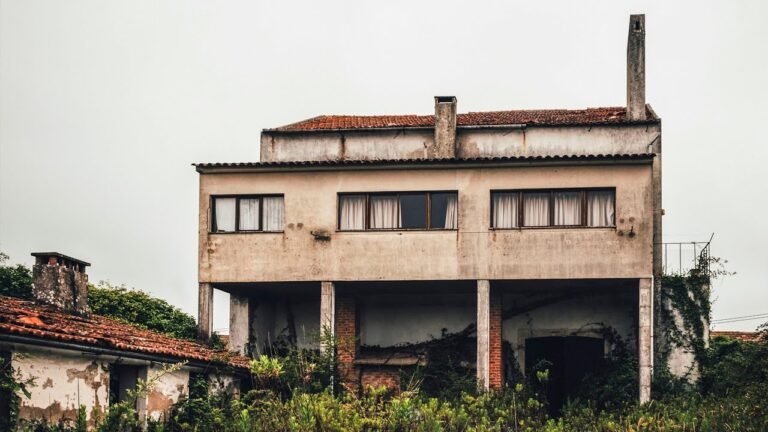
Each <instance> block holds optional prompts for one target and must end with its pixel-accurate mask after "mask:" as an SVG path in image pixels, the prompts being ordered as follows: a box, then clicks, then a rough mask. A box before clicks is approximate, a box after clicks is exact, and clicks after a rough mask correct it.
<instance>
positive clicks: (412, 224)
mask: <svg viewBox="0 0 768 432" xmlns="http://www.w3.org/2000/svg"><path fill="white" fill-rule="evenodd" d="M400 226H401V227H402V228H426V227H427V194H407V195H400Z"/></svg>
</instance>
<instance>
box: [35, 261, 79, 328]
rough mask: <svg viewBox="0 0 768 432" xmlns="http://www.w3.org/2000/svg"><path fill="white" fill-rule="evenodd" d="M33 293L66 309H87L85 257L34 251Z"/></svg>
mask: <svg viewBox="0 0 768 432" xmlns="http://www.w3.org/2000/svg"><path fill="white" fill-rule="evenodd" d="M32 256H33V257H35V265H34V267H32V295H33V296H34V297H35V300H37V301H38V302H40V303H45V304H47V305H51V306H54V307H56V308H59V309H61V310H63V311H66V312H71V313H76V314H87V313H88V275H87V274H85V268H86V267H88V266H90V264H89V263H87V262H85V261H80V260H78V259H75V258H72V257H68V256H66V255H63V254H60V253H58V252H34V253H32Z"/></svg>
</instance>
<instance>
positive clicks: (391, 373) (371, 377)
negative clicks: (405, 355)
mask: <svg viewBox="0 0 768 432" xmlns="http://www.w3.org/2000/svg"><path fill="white" fill-rule="evenodd" d="M360 381H361V384H362V387H363V390H367V389H369V388H371V387H373V388H377V387H382V386H383V387H386V388H387V389H389V390H390V391H392V392H393V393H394V394H398V393H400V368H398V367H391V366H390V367H377V366H365V367H364V368H363V370H362V373H361V378H360Z"/></svg>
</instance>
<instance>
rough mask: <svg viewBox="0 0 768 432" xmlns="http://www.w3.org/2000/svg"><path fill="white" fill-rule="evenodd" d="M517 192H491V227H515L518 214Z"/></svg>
mask: <svg viewBox="0 0 768 432" xmlns="http://www.w3.org/2000/svg"><path fill="white" fill-rule="evenodd" d="M518 201H519V199H518V194H517V193H495V194H493V227H494V228H517V227H518V224H517V215H518Z"/></svg>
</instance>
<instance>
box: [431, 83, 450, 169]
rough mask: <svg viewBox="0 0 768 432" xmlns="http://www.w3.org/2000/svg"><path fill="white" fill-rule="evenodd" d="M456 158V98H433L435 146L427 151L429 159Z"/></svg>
mask: <svg viewBox="0 0 768 432" xmlns="http://www.w3.org/2000/svg"><path fill="white" fill-rule="evenodd" d="M455 156H456V97H455V96H435V145H434V146H433V148H431V149H429V150H428V154H427V157H430V158H452V157H455Z"/></svg>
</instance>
